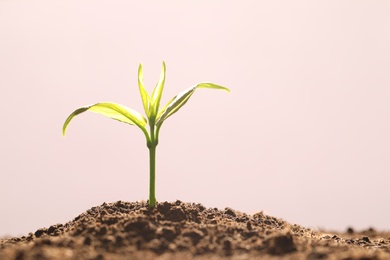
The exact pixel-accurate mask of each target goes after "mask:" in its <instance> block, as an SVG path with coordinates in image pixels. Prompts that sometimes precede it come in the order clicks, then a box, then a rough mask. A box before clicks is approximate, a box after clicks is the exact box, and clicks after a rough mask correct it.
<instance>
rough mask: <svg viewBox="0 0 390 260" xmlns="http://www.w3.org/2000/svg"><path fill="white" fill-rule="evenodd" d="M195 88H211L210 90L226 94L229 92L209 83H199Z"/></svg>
mask: <svg viewBox="0 0 390 260" xmlns="http://www.w3.org/2000/svg"><path fill="white" fill-rule="evenodd" d="M195 88H211V89H220V90H225V91H227V92H230V89H228V88H225V87H222V86H220V85H217V84H214V83H210V82H202V83H199V84H198V85H197V86H196V87H195Z"/></svg>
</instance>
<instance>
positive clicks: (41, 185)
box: [0, 0, 390, 236]
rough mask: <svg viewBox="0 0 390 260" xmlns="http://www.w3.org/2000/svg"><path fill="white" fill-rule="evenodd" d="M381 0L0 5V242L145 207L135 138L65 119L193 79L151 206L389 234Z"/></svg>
mask: <svg viewBox="0 0 390 260" xmlns="http://www.w3.org/2000/svg"><path fill="white" fill-rule="evenodd" d="M389 14H390V2H389V1H373V0H372V1H359V0H350V1H339V0H335V1H311V0H307V1H289V0H286V1H275V0H273V1H259V0H253V1H226V0H223V1H222V0H220V1H211V0H204V1H182V0H180V1H179V0H178V1H163V2H162V1H119V0H116V1H97V0H94V1H92V0H90V1H52V0H50V1H49V0H41V1H39V0H36V1H20V0H0V88H1V89H0V90H1V92H0V93H1V94H0V97H1V100H0V109H1V121H0V122H1V127H0V144H1V146H0V205H1V207H0V208H1V209H0V210H1V212H0V236H5V235H25V234H27V233H28V232H34V231H35V230H36V229H38V228H40V227H48V226H50V225H52V224H56V223H65V222H67V221H70V220H71V219H73V218H74V217H76V216H77V215H79V214H80V213H82V212H83V211H85V210H87V209H89V208H91V207H93V206H97V205H100V204H102V203H103V202H112V201H117V200H125V201H137V200H138V201H140V200H146V199H147V197H148V181H149V176H148V174H149V173H148V150H147V148H146V145H145V140H144V136H143V134H142V133H141V131H140V130H139V129H138V128H136V127H132V126H128V125H125V124H122V123H119V122H116V121H113V120H110V119H107V118H104V117H102V116H100V115H96V114H94V113H85V114H82V115H80V116H79V117H76V118H75V119H74V121H73V122H72V123H71V125H70V127H69V129H68V134H67V136H66V137H65V138H63V137H62V135H61V127H62V124H63V122H64V120H65V118H66V117H67V116H68V115H69V114H70V113H71V112H72V111H73V110H74V109H76V108H78V107H80V106H83V105H88V104H92V103H95V102H99V101H113V102H117V103H120V104H123V105H126V106H128V107H131V108H133V109H136V110H138V111H140V112H143V111H142V110H143V108H142V103H141V99H140V96H139V92H138V87H137V68H138V64H139V63H143V65H144V75H145V82H146V85H147V88H148V90H149V91H151V90H152V89H153V87H154V85H155V83H156V82H157V80H158V77H159V73H160V68H161V62H162V61H163V60H165V62H166V64H167V80H166V86H165V91H164V96H163V101H162V103H165V102H166V101H168V100H169V99H170V98H171V97H173V96H174V95H176V94H177V93H178V92H180V91H182V90H184V89H186V88H188V87H190V86H192V85H194V84H196V83H198V82H202V81H211V82H214V83H217V84H220V85H224V86H226V87H229V88H230V89H231V93H230V94H229V93H226V92H222V91H215V90H208V89H199V90H197V92H196V93H195V94H194V95H193V96H192V98H191V99H190V100H189V102H188V103H187V105H186V106H185V107H183V108H182V110H180V111H179V112H178V113H177V114H175V115H174V116H172V117H171V118H169V119H168V120H167V121H166V123H165V124H164V125H163V127H162V130H161V136H160V144H159V146H158V150H157V199H158V200H159V201H166V200H167V201H174V200H176V199H180V200H182V201H186V202H196V203H202V204H204V205H205V206H207V207H218V208H221V209H223V208H224V207H231V208H234V209H236V210H240V211H243V212H246V213H249V214H252V213H255V212H257V211H264V212H265V213H267V214H270V215H272V216H275V217H278V218H283V219H285V220H287V221H289V222H291V223H297V224H300V225H304V226H306V227H312V228H325V229H327V230H331V229H337V230H345V229H346V228H347V227H349V226H351V227H354V228H357V229H365V228H368V227H374V228H378V229H387V230H389V229H390V223H389V219H390V206H389V196H390V189H389V181H390V178H389V176H390V175H389V174H390V160H389V158H390V137H389V133H390V122H389V120H390V116H389V112H390V102H389V100H390V73H389V72H390V48H389V46H390V29H389V28H390V15H389Z"/></svg>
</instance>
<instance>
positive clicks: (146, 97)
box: [138, 64, 150, 116]
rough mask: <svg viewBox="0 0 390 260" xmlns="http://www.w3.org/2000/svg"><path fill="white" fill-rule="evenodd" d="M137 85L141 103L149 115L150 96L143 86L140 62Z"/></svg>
mask: <svg viewBox="0 0 390 260" xmlns="http://www.w3.org/2000/svg"><path fill="white" fill-rule="evenodd" d="M138 87H139V92H140V94H141V98H142V104H143V106H144V110H145V113H146V116H149V104H150V96H149V93H148V92H147V91H146V89H145V87H144V74H143V70H142V64H140V65H139V67H138Z"/></svg>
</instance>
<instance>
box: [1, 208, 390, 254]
mask: <svg viewBox="0 0 390 260" xmlns="http://www.w3.org/2000/svg"><path fill="white" fill-rule="evenodd" d="M0 259H1V260H3V259H7V260H8V259H15V260H23V259H37V260H38V259H39V260H40V259H94V260H103V259H160V260H161V259H309V260H314V259H344V260H352V259H356V260H357V259H360V260H368V259H390V232H377V231H375V230H373V229H369V230H366V231H362V232H356V231H354V230H353V229H352V228H349V229H348V230H347V232H345V233H330V232H328V233H327V232H323V231H315V230H312V229H307V228H304V227H301V226H298V225H293V224H289V223H287V222H286V221H283V220H281V219H278V218H275V217H271V216H267V215H265V214H263V213H262V212H260V213H256V214H253V215H247V214H244V213H241V212H238V211H235V210H233V209H231V208H225V209H224V210H218V209H216V208H205V207H204V206H202V205H201V204H194V203H184V202H181V201H176V202H174V203H168V202H163V203H158V204H157V206H156V207H155V208H154V209H152V210H150V209H149V208H148V206H147V203H146V202H123V201H118V202H115V203H103V204H102V205H100V206H97V207H93V208H91V209H89V210H87V211H86V212H84V213H82V214H81V215H79V216H78V217H76V218H75V219H74V220H72V221H70V222H68V223H65V224H56V225H52V226H50V227H48V228H40V229H38V230H36V231H35V232H33V233H30V234H28V235H27V236H22V237H14V238H8V239H0Z"/></svg>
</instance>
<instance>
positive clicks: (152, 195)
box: [149, 144, 156, 208]
mask: <svg viewBox="0 0 390 260" xmlns="http://www.w3.org/2000/svg"><path fill="white" fill-rule="evenodd" d="M149 157H150V158H149V159H150V183H149V208H154V206H155V204H156V145H155V144H152V145H151V147H149Z"/></svg>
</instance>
